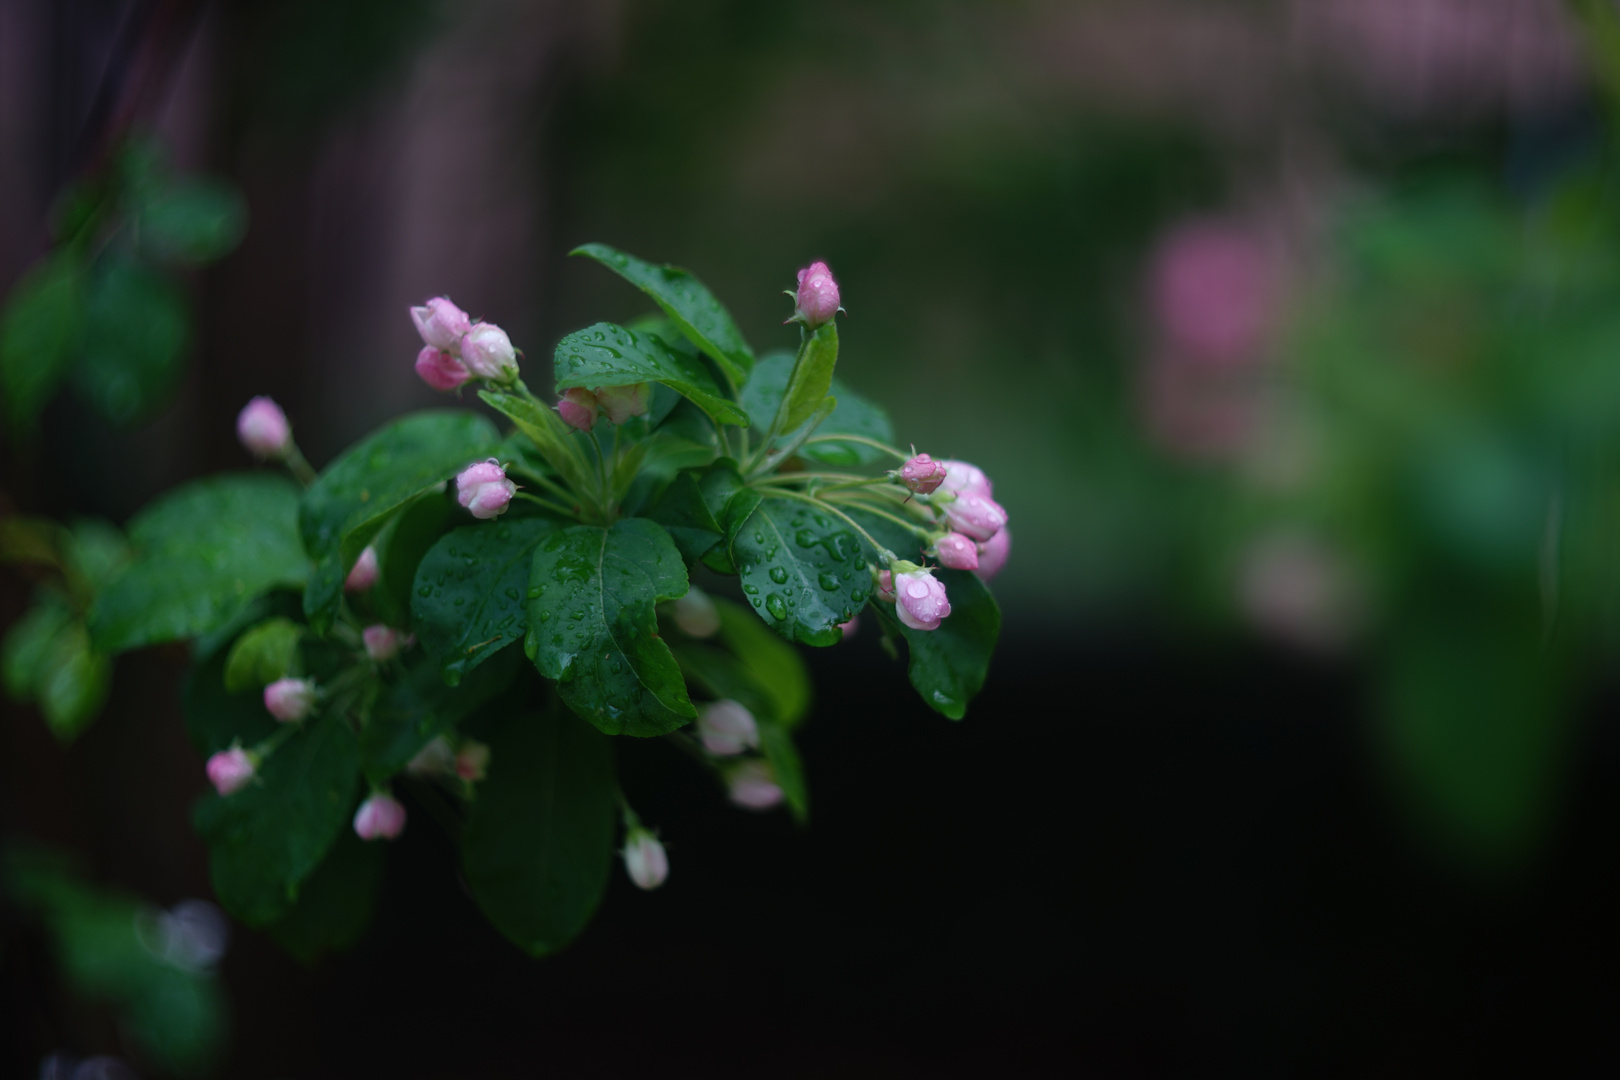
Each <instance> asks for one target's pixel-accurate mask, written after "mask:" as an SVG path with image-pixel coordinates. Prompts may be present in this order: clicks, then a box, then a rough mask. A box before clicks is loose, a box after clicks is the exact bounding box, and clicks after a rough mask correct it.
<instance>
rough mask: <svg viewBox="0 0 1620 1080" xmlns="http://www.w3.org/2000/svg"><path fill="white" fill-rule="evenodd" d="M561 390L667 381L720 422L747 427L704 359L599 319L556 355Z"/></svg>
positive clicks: (574, 335) (570, 338)
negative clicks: (717, 384) (705, 366)
mask: <svg viewBox="0 0 1620 1080" xmlns="http://www.w3.org/2000/svg"><path fill="white" fill-rule="evenodd" d="M552 367H553V369H554V370H555V371H556V373H557V389H558V390H566V389H569V388H571V387H575V386H583V387H585V388H587V389H589V390H596V389H598V388H599V387H603V386H624V385H627V384H629V383H638V382H656V383H663V384H664V385H665V386H667V387H669V388H670V389H671V390H674V391H676V392H677V393H679V394H680V395H681V396H682V397H684V398H686V399H687V400H688V401H690V402H691V403H692V404H694V405H696V406H697V407H698V408H700V409H702V410H703V411H704V412H706V413H708V414H709V415H710V416H711V417H713V418H714V420H715V422H716V423H722V424H737V425H739V426H741V427H747V426H748V425H749V423H750V421H749V419H748V414H747V413H745V412H743V411H742V410H741V409H739V408H738V407H737V406H736V405H735V404H734V403H732V402H730V401H727V400H726V399H725V398H724V397H723V396H721V393H720V388H719V387H718V386H716V385H715V384H714V379H713V378H712V377H710V375H709V373H708V371H707V370H706V369H705V368H704V367H703V363H702V361H700V360H698V359H697V358H695V357H691V356H687V355H686V354H684V353H681V352H678V351H676V350H675V349H672V348H670V347H669V346H668V345H666V344H664V342H663V341H662V340H661V339H659V338H656V337H653V336H652V335H650V334H636V333H634V332H632V331H630V330H626V329H625V328H624V327H622V326H617V325H615V324H613V323H610V322H599V323H597V324H596V325H594V326H587V327H586V328H585V329H583V330H579V331H576V332H574V333H572V334H569V335H568V336H567V337H565V338H563V339H562V340H561V341H559V342H558V343H557V352H556V354H555V355H554V356H553V357H552Z"/></svg>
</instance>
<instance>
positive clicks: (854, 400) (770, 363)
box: [738, 352, 894, 468]
mask: <svg viewBox="0 0 1620 1080" xmlns="http://www.w3.org/2000/svg"><path fill="white" fill-rule="evenodd" d="M792 372H793V354H792V353H790V352H773V353H769V354H767V355H765V356H762V357H760V358H759V363H758V364H757V365H756V366H755V367H754V376H753V378H751V379H749V380H748V386H747V387H746V388H745V389H744V390H743V392H742V393H741V394H740V395H738V397H739V403H740V404H741V405H742V407H743V408H744V409H746V410H748V415H749V416H752V417H754V418H755V419H756V421H757V420H759V419H761V418H767V417H773V416H775V415H776V413H777V410H778V409H779V408H780V407H781V402H782V396H783V395H784V394H785V393H786V392H787V382H788V376H789V375H791V374H792ZM828 389H829V392H830V393H831V394H832V396H833V397H835V398H837V399H838V407H837V408H836V409H834V410H833V413H832V415H831V416H829V417H827V419H825V420H823V421H822V422H821V426H820V427H818V428H816V432H815V433H816V438H817V439H820V438H822V437H824V436H828V435H859V436H862V437H864V438H868V439H873V440H876V441H877V442H881V443H889V444H893V442H894V427H893V425H892V424H890V423H889V416H888V414H887V413H886V412H884V411H883V409H882V408H881V407H880V406H878V405H876V404H874V403H873V402H871V401H869V400H868V399H866V398H864V397H862V396H861V395H860V394H858V393H856V392H855V391H854V390H851V389H850V387H849V384H848V383H846V382H844V381H843V380H841V379H839V378H838V376H836V375H834V376H833V378H832V383H831V385H830V386H829V388H828ZM761 434H763V432H761ZM800 434H801V432H799V431H797V430H795V431H790V432H787V433H785V434H783V435H781V436H779V437H778V438H777V440H776V441H777V444H778V445H786V444H788V443H792V442H794V441H796V440H797V439H798V437H799V435H800ZM797 453H798V455H799V456H800V457H803V458H807V459H809V460H811V461H817V462H820V463H822V464H824V465H833V466H839V467H843V468H852V467H854V466H858V465H873V464H894V462H893V461H892V460H891V458H890V456H889V455H888V454H885V453H884V452H883V451H881V450H878V449H875V448H873V447H871V446H867V445H865V444H864V443H857V442H833V441H829V442H813V443H804V444H801V445H800V447H799V449H798V451H797Z"/></svg>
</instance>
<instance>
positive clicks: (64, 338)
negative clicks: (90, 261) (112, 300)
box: [0, 248, 85, 435]
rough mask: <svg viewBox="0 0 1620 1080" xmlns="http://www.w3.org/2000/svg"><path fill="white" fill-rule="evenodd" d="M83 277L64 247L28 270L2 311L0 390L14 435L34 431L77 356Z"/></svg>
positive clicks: (79, 264)
mask: <svg viewBox="0 0 1620 1080" xmlns="http://www.w3.org/2000/svg"><path fill="white" fill-rule="evenodd" d="M84 278H85V273H84V264H83V263H82V262H81V261H80V259H79V256H78V255H77V253H76V252H74V251H73V250H71V249H67V248H64V249H62V250H60V251H57V252H55V253H53V254H51V255H50V256H48V257H46V258H45V259H44V260H43V261H42V262H40V263H39V264H38V265H37V266H35V267H34V268H33V269H31V270H29V271H28V273H27V274H26V275H24V277H23V279H22V280H21V281H20V282H18V283H17V287H16V288H15V289H13V290H12V291H11V295H10V296H9V297H7V298H6V303H5V307H4V308H3V309H0V391H3V392H4V393H5V400H6V417H7V419H8V420H9V421H10V422H11V426H12V429H13V434H14V435H26V434H28V433H30V432H32V431H33V430H34V428H35V427H36V426H37V424H38V423H39V414H40V410H41V409H43V408H44V406H45V403H46V402H47V401H49V400H50V397H51V395H52V394H53V393H55V391H56V388H57V386H58V385H59V384H60V383H61V381H62V379H63V377H64V376H66V375H67V373H68V370H69V369H70V368H71V367H72V366H73V361H74V359H75V358H77V356H78V351H79V340H80V336H81V334H82V333H83V328H84V322H85V295H84V294H85V280H84Z"/></svg>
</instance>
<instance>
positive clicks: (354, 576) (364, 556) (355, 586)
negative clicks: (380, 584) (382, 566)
mask: <svg viewBox="0 0 1620 1080" xmlns="http://www.w3.org/2000/svg"><path fill="white" fill-rule="evenodd" d="M378 573H379V570H378V567H377V549H376V548H374V547H372V546H371V545H370V544H367V545H366V550H364V551H362V552H361V553H360V557H359V558H358V559H356V560H355V561H354V569H352V570H350V571H349V576H348V577H346V578H344V579H343V591H344V592H365V591H366V590H367V589H369V588H371V587H372V586H373V585H375V584H377V574H378Z"/></svg>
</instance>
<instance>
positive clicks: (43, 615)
mask: <svg viewBox="0 0 1620 1080" xmlns="http://www.w3.org/2000/svg"><path fill="white" fill-rule="evenodd" d="M73 622H74V618H73V612H72V611H71V610H70V609H69V608H68V606H67V602H66V601H65V600H63V599H62V597H60V596H58V595H57V594H56V593H54V592H49V591H45V590H41V591H40V592H39V593H37V594H36V595H35V599H34V606H33V607H31V608H29V609H28V613H27V614H26V615H24V616H23V617H22V618H20V619H18V620H17V621H16V622H14V623H12V624H11V628H10V629H8V630H7V631H6V637H5V641H4V643H0V677H3V678H4V681H5V684H6V693H8V694H10V695H11V696H12V697H13V698H14V699H15V700H17V701H32V700H34V697H35V695H36V694H37V693H38V687H39V683H40V676H41V673H42V672H43V671H44V670H45V657H46V656H47V655H49V654H50V651H51V646H52V645H53V644H54V643H55V642H56V639H57V637H58V636H59V635H60V634H61V633H62V632H63V631H65V630H66V629H67V628H68V627H69V626H71V625H72V624H73Z"/></svg>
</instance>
